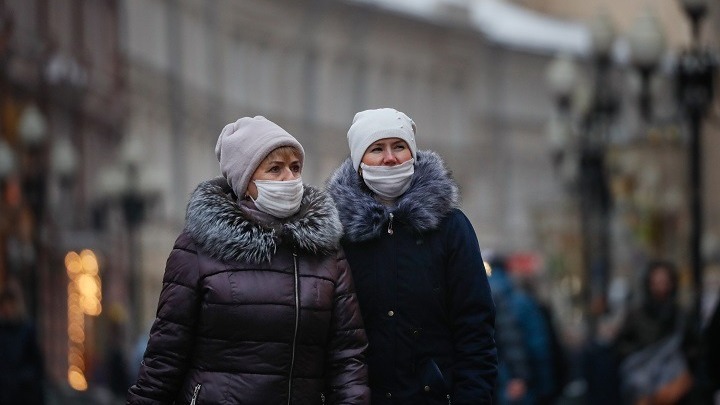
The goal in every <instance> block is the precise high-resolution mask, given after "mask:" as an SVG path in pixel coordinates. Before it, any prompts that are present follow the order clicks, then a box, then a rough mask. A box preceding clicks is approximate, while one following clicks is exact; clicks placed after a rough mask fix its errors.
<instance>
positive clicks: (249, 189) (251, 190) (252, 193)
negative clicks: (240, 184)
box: [245, 180, 258, 200]
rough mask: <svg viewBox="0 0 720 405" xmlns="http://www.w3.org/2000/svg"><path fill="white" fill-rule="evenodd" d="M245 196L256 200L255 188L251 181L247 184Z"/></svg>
mask: <svg viewBox="0 0 720 405" xmlns="http://www.w3.org/2000/svg"><path fill="white" fill-rule="evenodd" d="M245 194H246V195H249V196H250V197H252V198H253V199H254V200H256V199H257V195H258V192H257V186H255V183H253V182H252V180H251V181H250V184H248V187H247V191H246V192H245Z"/></svg>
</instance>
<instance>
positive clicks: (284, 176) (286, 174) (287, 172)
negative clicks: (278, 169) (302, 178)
mask: <svg viewBox="0 0 720 405" xmlns="http://www.w3.org/2000/svg"><path fill="white" fill-rule="evenodd" d="M297 175H299V174H297V173H295V172H294V171H292V169H290V168H289V167H286V168H284V169H283V171H282V173H281V175H280V180H281V181H287V180H295V179H296V178H297Z"/></svg>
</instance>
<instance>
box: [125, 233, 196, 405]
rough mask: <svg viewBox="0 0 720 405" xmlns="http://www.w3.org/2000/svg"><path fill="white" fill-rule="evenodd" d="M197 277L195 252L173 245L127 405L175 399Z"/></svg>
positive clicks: (190, 340)
mask: <svg viewBox="0 0 720 405" xmlns="http://www.w3.org/2000/svg"><path fill="white" fill-rule="evenodd" d="M181 238H182V236H181ZM178 240H179V239H178ZM198 274H199V268H198V260H197V253H196V252H195V251H193V250H191V249H189V248H188V247H187V246H186V245H185V246H184V245H183V244H179V243H178V242H176V243H175V246H174V248H173V251H172V252H171V253H170V256H169V257H168V260H167V264H166V267H165V274H164V276H163V286H162V291H161V293H160V299H159V303H158V308H157V315H156V318H155V322H154V323H153V326H152V328H151V329H150V338H149V340H148V344H147V348H146V349H145V354H144V356H143V361H142V363H141V365H140V371H139V375H138V378H137V381H136V382H135V384H133V385H132V386H131V387H130V389H129V390H128V398H127V403H128V404H170V403H172V402H173V401H174V400H175V398H176V397H177V395H178V391H179V390H180V387H181V385H182V383H183V379H184V377H185V373H186V371H187V368H188V362H189V356H190V353H191V352H192V348H193V345H194V342H195V336H194V332H195V326H196V322H197V318H198V311H199V304H198V297H199V293H198V291H197V284H198Z"/></svg>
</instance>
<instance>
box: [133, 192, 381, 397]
mask: <svg viewBox="0 0 720 405" xmlns="http://www.w3.org/2000/svg"><path fill="white" fill-rule="evenodd" d="M233 198H234V197H233V196H232V194H231V192H230V189H229V187H227V185H226V182H225V181H224V179H217V180H214V181H211V182H205V183H202V184H200V186H198V188H197V189H196V191H195V192H194V193H193V195H192V197H191V199H190V202H189V204H188V212H187V223H186V228H185V230H184V231H183V233H182V234H181V235H180V237H179V238H178V239H177V241H176V243H175V246H174V248H173V251H172V253H171V254H170V257H169V258H168V261H167V267H166V270H165V275H164V278H163V288H162V292H161V294H160V302H159V304H158V311H157V318H156V320H155V323H154V325H153V327H152V329H151V332H150V340H149V342H148V347H147V350H146V352H145V356H144V360H143V363H142V366H141V369H140V373H139V377H138V380H137V382H136V383H135V384H134V385H133V386H132V387H131V388H130V390H129V394H128V403H130V404H159V403H163V404H169V403H173V401H174V402H175V403H178V404H190V403H193V404H194V403H197V404H258V405H259V404H263V405H265V404H293V405H299V404H321V403H329V404H367V403H369V392H368V388H367V371H366V366H365V364H364V354H363V352H364V350H365V348H366V346H367V340H366V336H365V332H364V330H363V326H362V320H361V317H360V313H359V309H358V303H357V300H356V296H355V292H354V287H353V282H352V278H351V274H350V271H349V268H348V266H347V262H346V260H345V259H344V257H343V255H342V253H341V252H340V253H339V252H338V242H339V238H340V235H341V232H342V227H341V225H340V223H339V220H338V214H337V210H336V209H335V207H334V206H333V204H332V200H330V199H329V198H328V197H327V196H326V195H325V194H324V193H322V192H321V191H319V190H317V189H314V188H312V187H308V186H306V187H305V195H304V196H303V201H302V206H301V209H300V212H299V213H298V214H296V215H294V216H292V217H290V218H289V219H288V220H286V221H283V223H279V222H277V220H274V219H273V218H272V217H270V216H268V215H266V214H263V213H261V212H259V211H257V210H256V209H254V207H253V206H252V205H251V204H244V203H242V204H240V205H239V204H236V203H235V202H234V199H233ZM323 398H324V399H323ZM323 401H324V402H323Z"/></svg>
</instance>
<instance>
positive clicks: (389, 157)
mask: <svg viewBox="0 0 720 405" xmlns="http://www.w3.org/2000/svg"><path fill="white" fill-rule="evenodd" d="M398 162H399V161H398V158H397V157H396V156H395V154H394V153H393V152H392V150H390V149H385V150H384V151H383V161H382V164H383V165H384V166H395V165H397V164H398Z"/></svg>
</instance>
